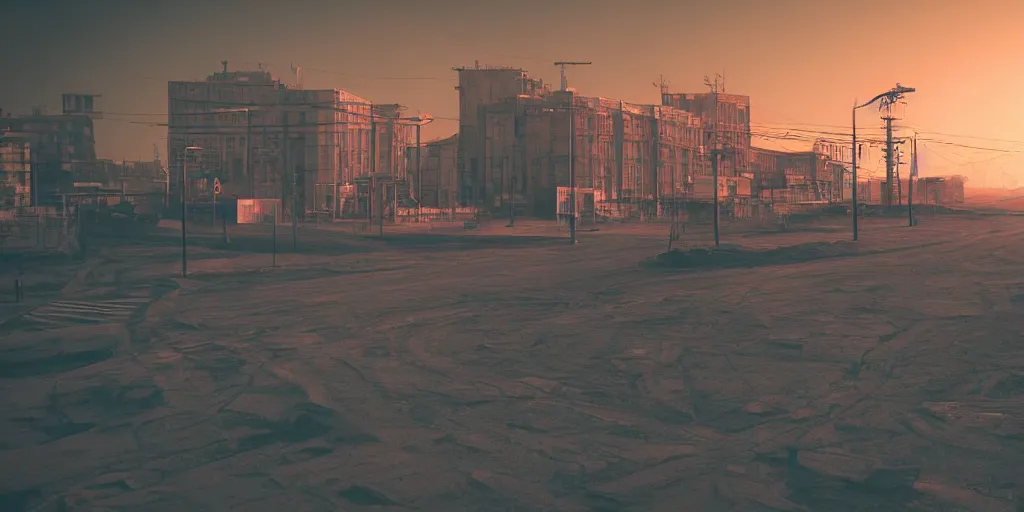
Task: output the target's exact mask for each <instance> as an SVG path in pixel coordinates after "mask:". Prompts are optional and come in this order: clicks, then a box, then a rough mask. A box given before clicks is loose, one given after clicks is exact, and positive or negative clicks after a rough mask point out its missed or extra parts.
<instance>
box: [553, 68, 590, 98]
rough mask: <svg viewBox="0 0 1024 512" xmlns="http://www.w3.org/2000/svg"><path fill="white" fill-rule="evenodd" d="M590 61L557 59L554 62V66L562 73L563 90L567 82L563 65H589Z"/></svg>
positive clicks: (566, 88) (565, 88)
mask: <svg viewBox="0 0 1024 512" xmlns="http://www.w3.org/2000/svg"><path fill="white" fill-rule="evenodd" d="M591 64H593V63H592V62H579V61H558V62H556V63H555V65H556V66H558V67H559V68H561V73H562V89H561V90H563V91H565V90H568V88H569V83H568V82H567V81H566V79H565V67H566V66H589V65H591Z"/></svg>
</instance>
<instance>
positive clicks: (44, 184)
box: [0, 109, 96, 206]
mask: <svg viewBox="0 0 1024 512" xmlns="http://www.w3.org/2000/svg"><path fill="white" fill-rule="evenodd" d="M0 133H8V135H7V137H6V139H7V140H9V141H12V140H15V139H17V140H19V141H21V142H23V143H27V144H28V147H30V148H31V149H30V167H31V170H30V176H31V177H30V183H29V188H30V190H31V196H32V200H31V203H32V205H34V206H45V205H51V206H55V205H60V204H61V198H60V194H62V193H67V192H71V191H72V190H73V185H72V184H73V182H74V177H73V174H74V170H75V168H76V167H77V166H79V165H81V164H82V163H83V162H90V161H92V160H95V159H96V140H95V138H94V136H95V135H94V133H95V132H94V130H93V115H92V114H91V113H73V114H46V113H45V112H43V111H42V109H34V110H33V112H32V114H31V115H26V116H10V115H8V116H7V117H0ZM13 151H15V152H17V151H20V150H17V149H15V150H13Z"/></svg>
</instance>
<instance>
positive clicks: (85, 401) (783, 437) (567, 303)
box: [0, 215, 1024, 512]
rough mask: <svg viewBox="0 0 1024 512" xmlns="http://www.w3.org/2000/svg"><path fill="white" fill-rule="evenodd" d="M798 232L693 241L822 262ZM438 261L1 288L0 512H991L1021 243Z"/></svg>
mask: <svg viewBox="0 0 1024 512" xmlns="http://www.w3.org/2000/svg"><path fill="white" fill-rule="evenodd" d="M805 227H808V228H809V229H808V231H805V232H790V233H777V234H757V235H750V236H744V235H743V234H741V233H732V232H730V233H729V234H728V235H727V236H723V242H724V243H727V244H735V245H738V246H743V247H752V248H762V249H767V248H772V247H778V246H783V245H793V244H797V243H806V242H815V241H831V240H840V239H847V238H848V236H849V234H848V231H847V228H846V220H845V219H843V220H842V221H841V223H840V221H835V222H833V223H832V225H822V226H805ZM840 229H841V231H840ZM456 231H457V230H454V229H449V230H448V231H445V230H443V229H439V230H434V231H433V232H432V233H430V234H423V233H420V234H416V233H398V232H395V233H394V234H391V233H390V232H389V233H388V236H386V237H385V239H383V240H374V239H368V238H364V237H356V236H353V235H352V234H351V232H349V233H346V232H345V229H343V228H339V229H336V230H322V231H320V232H317V233H312V232H310V231H303V232H302V233H301V237H300V249H301V253H291V252H290V237H289V236H288V231H287V229H286V228H285V229H283V230H281V231H280V232H279V233H280V234H281V243H280V245H279V250H280V251H281V252H280V254H278V256H277V263H278V265H279V266H278V267H277V268H269V267H270V260H271V255H270V245H269V243H268V242H267V240H266V237H265V236H262V235H260V236H257V235H256V234H253V233H248V232H245V231H240V232H237V233H235V235H234V236H233V240H232V243H231V244H230V246H225V245H224V244H221V243H218V242H216V241H215V237H213V236H212V235H210V236H207V237H206V238H202V237H198V238H197V240H196V241H195V242H194V246H193V247H192V248H191V249H190V251H191V256H192V260H191V261H190V269H191V270H192V271H193V274H192V275H191V276H190V277H189V278H186V279H182V278H180V277H177V273H178V272H179V266H178V257H179V252H178V251H179V249H178V248H177V246H176V245H175V243H176V242H175V240H174V236H173V233H172V234H171V235H169V236H167V238H166V239H165V238H161V236H153V237H151V238H150V239H147V240H145V241H144V242H141V243H132V244H128V243H121V244H115V243H114V242H108V244H109V246H108V247H107V248H106V249H104V250H103V251H102V252H101V253H99V254H98V255H96V256H93V257H91V258H90V259H88V260H87V261H85V262H82V263H79V264H77V266H75V267H73V269H74V271H69V270H65V272H66V273H67V275H68V276H70V277H68V279H69V281H68V282H67V284H66V285H65V286H63V287H56V286H54V285H52V284H51V285H49V288H44V289H43V290H42V291H40V290H38V289H36V288H33V287H32V286H33V283H34V282H37V281H38V282H43V281H44V280H45V275H46V273H42V274H41V273H40V272H39V269H38V268H37V269H35V271H33V270H32V269H29V273H30V274H31V275H30V276H29V277H27V278H26V279H27V281H28V282H29V288H28V292H29V294H30V296H29V303H28V305H22V306H21V307H20V309H19V308H17V307H15V306H13V305H10V304H6V303H3V304H0V320H3V319H4V318H6V319H7V320H6V322H4V323H3V324H2V325H0V340H2V341H0V510H146V511H163V510H166V511H182V510H189V511H205V510H211V511H219V510H229V509H240V510H268V511H270V510H287V511H294V512H298V511H306V510H324V511H327V510H363V509H366V510H371V509H372V510H431V511H432V510H444V511H447V510H655V511H656V510H666V511H677V510H709V511H727V510H823V511H847V510H892V511H898V510H995V511H1001V510H1005V511H1012V510H1016V508H1015V507H1016V506H1017V505H1016V504H1017V503H1018V502H1019V500H1020V498H1019V497H1018V493H1020V492H1021V491H1022V490H1024V472H1022V471H1021V469H1020V461H1021V454H1022V453H1024V352H1022V351H1021V343H1022V339H1024V338H1022V335H1024V316H1022V312H1024V274H1022V264H1021V262H1022V259H1021V258H1022V257H1021V255H1022V254H1024V236H1022V235H1024V219H1022V218H1020V217H996V216H987V217H974V216H965V215H961V216H955V215H949V216H935V217H927V218H924V217H923V218H922V219H921V224H920V225H919V226H917V227H915V228H912V229H911V228H907V227H905V226H904V225H903V224H902V221H901V220H900V219H866V220H865V221H864V222H863V223H862V236H861V241H860V242H858V251H857V252H855V253H849V252H848V251H847V252H844V253H842V254H841V255H837V256H836V257H830V258H824V259H818V260H814V261H805V262H802V263H792V264H785V262H781V263H780V261H779V260H778V259H774V260H773V262H774V263H775V264H774V265H773V266H757V265H748V266H745V267H742V268H729V269H718V270H715V269H696V270H695V269H688V270H674V269H667V268H651V267H650V266H647V265H641V263H642V262H644V261H646V260H648V259H649V258H651V257H653V256H654V255H655V254H657V253H659V252H662V251H664V250H665V245H666V235H667V227H663V226H662V227H651V226H645V227H638V228H627V227H622V226H619V227H615V226H608V227H606V228H602V229H601V231H598V232H583V233H581V234H580V240H581V242H580V244H579V245H577V246H575V247H571V246H569V245H568V244H567V243H565V240H564V239H563V238H554V237H553V236H555V235H557V234H558V233H556V232H555V231H556V230H555V229H553V228H550V227H544V226H530V225H529V224H528V223H522V224H521V225H520V226H519V227H517V228H516V229H515V232H516V233H517V235H518V236H515V237H510V236H508V234H509V232H510V231H511V230H508V229H506V228H503V227H495V228H490V229H487V230H482V231H480V232H474V233H469V234H463V233H461V232H459V233H458V236H456V234H455V233H456ZM708 236H709V235H708V233H707V232H706V231H701V230H699V229H694V230H693V231H692V232H691V233H690V234H687V235H686V236H685V237H684V240H682V241H681V242H678V243H677V244H680V245H683V246H685V245H687V244H692V243H699V242H700V241H702V240H703V241H706V240H707V239H708ZM32 272H35V273H32ZM52 279H53V277H52V276H51V277H50V280H51V281H52ZM8 300H9V297H6V296H4V297H0V301H8ZM30 308H34V309H30Z"/></svg>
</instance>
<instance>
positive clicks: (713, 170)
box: [711, 145, 719, 247]
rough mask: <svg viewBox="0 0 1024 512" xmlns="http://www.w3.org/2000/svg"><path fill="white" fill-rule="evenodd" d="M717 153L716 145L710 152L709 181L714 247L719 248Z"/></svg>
mask: <svg viewBox="0 0 1024 512" xmlns="http://www.w3.org/2000/svg"><path fill="white" fill-rule="evenodd" d="M718 153H719V151H718V147H717V145H716V147H715V148H714V149H712V150H711V181H712V182H714V189H715V190H714V192H713V194H714V203H715V212H714V222H715V247H719V238H718V214H719V211H718V210H719V208H718Z"/></svg>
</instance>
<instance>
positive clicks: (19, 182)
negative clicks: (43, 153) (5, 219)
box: [0, 134, 32, 208]
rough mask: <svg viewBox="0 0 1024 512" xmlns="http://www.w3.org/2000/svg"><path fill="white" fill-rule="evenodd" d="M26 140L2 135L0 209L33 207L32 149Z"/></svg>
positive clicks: (0, 140) (12, 135)
mask: <svg viewBox="0 0 1024 512" xmlns="http://www.w3.org/2000/svg"><path fill="white" fill-rule="evenodd" d="M26 139H27V137H25V136H24V134H3V135H0V208H21V207H25V206H31V205H32V148H31V144H30V143H29V142H28V140H26Z"/></svg>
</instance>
